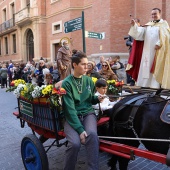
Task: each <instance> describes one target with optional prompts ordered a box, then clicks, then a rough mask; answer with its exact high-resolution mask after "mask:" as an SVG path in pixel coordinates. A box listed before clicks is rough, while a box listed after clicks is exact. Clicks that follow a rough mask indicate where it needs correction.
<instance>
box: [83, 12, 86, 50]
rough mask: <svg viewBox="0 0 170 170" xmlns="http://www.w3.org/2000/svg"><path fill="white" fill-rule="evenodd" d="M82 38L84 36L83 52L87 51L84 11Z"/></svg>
mask: <svg viewBox="0 0 170 170" xmlns="http://www.w3.org/2000/svg"><path fill="white" fill-rule="evenodd" d="M82 38H83V52H84V53H86V40H85V24H84V11H82Z"/></svg>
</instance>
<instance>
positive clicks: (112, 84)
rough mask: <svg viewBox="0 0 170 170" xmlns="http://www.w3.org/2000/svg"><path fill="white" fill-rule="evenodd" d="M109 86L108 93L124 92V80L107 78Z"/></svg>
mask: <svg viewBox="0 0 170 170" xmlns="http://www.w3.org/2000/svg"><path fill="white" fill-rule="evenodd" d="M107 84H108V88H107V93H106V94H107V95H115V96H116V95H117V96H119V95H121V93H122V86H123V84H124V83H123V81H116V80H107Z"/></svg>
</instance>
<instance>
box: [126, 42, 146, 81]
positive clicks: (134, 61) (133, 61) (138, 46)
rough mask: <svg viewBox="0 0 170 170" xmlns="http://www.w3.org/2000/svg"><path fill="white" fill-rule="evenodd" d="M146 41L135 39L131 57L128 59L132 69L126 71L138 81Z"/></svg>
mask: <svg viewBox="0 0 170 170" xmlns="http://www.w3.org/2000/svg"><path fill="white" fill-rule="evenodd" d="M143 44H144V41H136V40H134V41H133V46H132V51H131V53H130V57H129V60H128V65H130V69H129V70H126V72H127V73H128V74H129V75H130V76H131V77H132V78H133V79H134V80H135V81H137V78H138V73H139V67H140V62H141V58H142V51H143Z"/></svg>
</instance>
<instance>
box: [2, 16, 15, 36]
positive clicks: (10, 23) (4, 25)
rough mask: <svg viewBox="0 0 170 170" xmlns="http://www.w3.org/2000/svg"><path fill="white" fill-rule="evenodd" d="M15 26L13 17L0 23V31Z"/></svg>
mask: <svg viewBox="0 0 170 170" xmlns="http://www.w3.org/2000/svg"><path fill="white" fill-rule="evenodd" d="M14 26H15V19H14V18H11V19H10V20H8V21H5V22H4V23H2V24H1V25H0V33H2V32H4V31H6V30H8V29H10V28H12V27H14Z"/></svg>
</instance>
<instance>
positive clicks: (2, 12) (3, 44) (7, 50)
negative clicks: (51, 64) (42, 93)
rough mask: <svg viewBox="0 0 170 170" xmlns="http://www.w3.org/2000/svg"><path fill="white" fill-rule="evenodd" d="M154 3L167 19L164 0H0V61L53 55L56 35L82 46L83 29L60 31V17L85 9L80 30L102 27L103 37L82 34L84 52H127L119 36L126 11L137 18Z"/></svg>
mask: <svg viewBox="0 0 170 170" xmlns="http://www.w3.org/2000/svg"><path fill="white" fill-rule="evenodd" d="M154 7H158V8H160V9H161V10H162V17H163V19H166V20H167V21H168V23H170V10H169V9H170V3H168V0H159V1H155V0H150V1H148V0H119V1H117V0H105V1H103V0H97V1H94V0H0V61H9V60H10V59H12V60H13V61H17V62H26V61H29V60H32V59H34V60H35V61H38V60H39V59H40V58H41V57H43V58H47V59H48V60H50V61H54V60H55V58H56V55H57V51H58V49H59V48H60V44H59V43H60V40H61V39H62V38H63V37H67V38H69V40H70V47H71V49H78V50H83V43H82V30H77V31H74V32H70V33H65V32H64V30H65V28H64V23H65V22H66V21H69V20H72V19H74V18H78V17H81V15H82V11H84V14H85V30H86V31H91V32H97V33H104V35H105V38H104V39H95V38H86V39H85V40H86V53H87V55H88V56H94V57H98V56H99V55H102V54H104V55H105V56H109V55H114V54H120V55H121V56H123V57H127V56H128V48H127V47H126V45H125V40H124V39H123V38H124V36H127V34H128V30H129V27H130V17H129V15H130V14H131V15H132V16H133V17H137V18H139V19H140V20H141V23H142V24H145V23H146V22H148V21H150V20H151V9H152V8H154Z"/></svg>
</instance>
